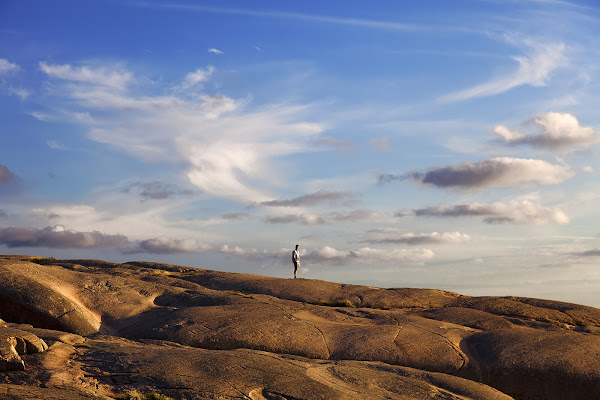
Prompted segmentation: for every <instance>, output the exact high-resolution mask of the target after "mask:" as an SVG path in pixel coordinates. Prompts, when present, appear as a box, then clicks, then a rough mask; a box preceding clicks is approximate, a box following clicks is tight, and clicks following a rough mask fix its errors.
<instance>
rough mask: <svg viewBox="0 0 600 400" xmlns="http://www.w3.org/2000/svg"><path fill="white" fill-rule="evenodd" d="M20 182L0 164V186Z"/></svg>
mask: <svg viewBox="0 0 600 400" xmlns="http://www.w3.org/2000/svg"><path fill="white" fill-rule="evenodd" d="M20 180H21V178H19V177H18V176H17V175H16V174H15V173H13V172H12V171H11V170H9V169H8V168H7V167H5V166H4V165H2V164H0V185H4V184H8V183H17V182H19V181H20Z"/></svg>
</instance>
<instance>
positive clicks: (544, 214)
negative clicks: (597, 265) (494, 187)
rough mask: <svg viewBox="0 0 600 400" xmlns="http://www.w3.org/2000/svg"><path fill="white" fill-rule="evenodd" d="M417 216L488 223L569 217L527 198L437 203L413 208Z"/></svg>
mask: <svg viewBox="0 0 600 400" xmlns="http://www.w3.org/2000/svg"><path fill="white" fill-rule="evenodd" d="M414 214H415V215H416V216H418V217H421V216H424V217H453V218H455V217H482V218H483V221H484V222H486V223H488V224H539V225H541V224H555V223H557V224H567V223H569V217H568V216H567V215H566V214H565V213H564V212H563V211H562V210H561V209H559V208H551V207H544V206H542V205H541V204H539V203H536V202H532V201H529V200H512V201H508V202H496V203H491V204H488V203H468V204H458V205H454V206H448V205H438V206H434V207H426V208H420V209H416V210H414Z"/></svg>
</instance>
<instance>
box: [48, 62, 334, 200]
mask: <svg viewBox="0 0 600 400" xmlns="http://www.w3.org/2000/svg"><path fill="white" fill-rule="evenodd" d="M40 69H41V70H42V72H44V73H46V74H47V76H48V77H49V78H50V79H51V80H52V83H53V88H54V90H53V92H52V93H51V94H52V95H54V96H56V97H55V98H54V99H53V100H54V101H55V102H56V103H57V104H59V105H61V106H62V107H63V108H65V110H63V111H62V114H61V115H73V114H74V113H80V114H81V113H86V114H87V115H89V116H90V118H87V119H85V120H79V119H71V120H70V121H71V122H73V123H77V124H81V125H83V126H84V127H85V128H87V130H88V136H89V138H90V139H92V140H94V141H97V142H101V143H105V144H107V145H111V146H114V147H116V148H118V149H120V150H122V151H124V152H126V153H128V154H131V155H133V156H134V157H137V158H140V159H142V160H144V161H151V162H164V163H172V164H176V165H178V166H179V165H187V168H186V170H185V171H182V172H184V173H185V175H186V176H187V178H188V179H189V180H190V182H191V183H192V184H193V185H194V186H196V187H197V188H199V189H200V190H202V191H203V192H204V193H205V194H207V195H211V196H214V197H219V198H225V199H229V200H233V201H236V202H241V203H245V204H248V203H253V202H261V201H266V200H269V199H270V198H273V196H272V195H268V194H267V193H268V191H269V189H270V188H271V187H272V186H273V185H274V184H275V183H277V177H276V176H274V174H273V171H274V170H276V169H275V168H274V167H273V165H272V162H273V160H274V159H275V158H281V157H285V156H287V155H291V154H296V153H300V152H306V151H311V150H312V147H311V146H310V141H311V140H314V138H315V137H318V136H319V135H320V134H321V132H323V130H324V127H323V126H322V125H321V124H320V123H316V122H308V121H307V119H310V118H307V114H309V113H310V112H311V111H312V108H311V107H310V106H309V105H293V104H283V105H281V104H277V105H264V106H260V107H257V106H253V105H252V102H251V99H250V98H247V99H239V100H236V99H232V98H229V97H227V96H224V95H221V94H207V93H203V94H199V95H196V96H193V97H184V96H180V95H178V94H179V93H180V92H178V91H177V90H176V91H173V90H171V89H168V90H167V93H166V94H164V95H161V94H156V91H151V89H152V88H151V87H146V86H145V84H144V83H145V82H147V81H148V80H145V79H141V78H136V77H134V75H133V74H132V73H130V72H129V71H127V70H124V69H123V68H121V67H119V66H98V65H94V66H90V65H83V66H71V65H69V64H65V65H53V64H48V63H41V64H40ZM212 71H214V69H211V67H207V68H206V69H200V70H196V71H195V72H193V73H192V74H191V75H188V76H187V77H186V78H185V79H184V85H200V84H201V83H204V82H206V81H207V80H208V79H210V76H211V74H212ZM133 83H137V85H136V87H135V88H132V86H133V85H132V84H133ZM176 86H177V85H173V86H171V88H172V87H176ZM191 87H196V86H191ZM134 89H135V90H134ZM145 92H146V93H148V94H146V93H145Z"/></svg>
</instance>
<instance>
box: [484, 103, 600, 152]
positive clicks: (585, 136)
mask: <svg viewBox="0 0 600 400" xmlns="http://www.w3.org/2000/svg"><path fill="white" fill-rule="evenodd" d="M533 123H534V124H535V125H536V126H537V127H538V128H539V130H540V132H539V133H535V134H530V135H525V134H523V133H521V132H519V131H517V130H510V129H509V128H507V127H506V126H504V125H497V126H496V127H494V133H495V134H496V135H498V136H500V137H501V138H502V139H503V140H504V141H505V142H507V143H510V144H517V145H521V144H526V145H530V146H533V147H540V148H547V149H560V148H565V147H576V146H587V145H590V144H594V143H598V142H600V131H596V130H594V129H593V128H592V127H589V126H581V125H580V124H579V121H578V120H577V118H576V117H575V116H574V115H572V114H569V113H556V112H549V113H546V114H541V115H538V116H536V117H535V118H533Z"/></svg>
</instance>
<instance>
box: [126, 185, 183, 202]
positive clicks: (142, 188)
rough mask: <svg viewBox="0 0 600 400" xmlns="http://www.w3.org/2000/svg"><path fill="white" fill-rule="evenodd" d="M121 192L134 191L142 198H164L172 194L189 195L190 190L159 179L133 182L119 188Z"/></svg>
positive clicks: (172, 195)
mask: <svg viewBox="0 0 600 400" xmlns="http://www.w3.org/2000/svg"><path fill="white" fill-rule="evenodd" d="M121 192H123V193H131V192H136V193H138V194H139V196H140V197H141V198H142V199H143V200H164V199H168V198H171V197H174V196H182V195H184V196H190V195H191V194H192V191H191V190H182V189H179V187H177V185H175V184H172V183H165V182H161V181H152V182H135V183H132V184H130V185H127V187H125V188H124V189H122V190H121Z"/></svg>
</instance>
